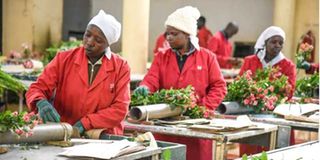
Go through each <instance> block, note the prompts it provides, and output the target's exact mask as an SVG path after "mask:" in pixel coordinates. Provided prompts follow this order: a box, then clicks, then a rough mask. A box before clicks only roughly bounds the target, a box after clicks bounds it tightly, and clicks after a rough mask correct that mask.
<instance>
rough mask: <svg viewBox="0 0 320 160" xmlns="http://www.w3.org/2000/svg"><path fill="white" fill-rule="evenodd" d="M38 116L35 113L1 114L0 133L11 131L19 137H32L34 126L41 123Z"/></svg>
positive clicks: (9, 112)
mask: <svg viewBox="0 0 320 160" xmlns="http://www.w3.org/2000/svg"><path fill="white" fill-rule="evenodd" d="M40 122H41V121H40V119H39V117H38V115H36V114H34V113H33V112H31V113H27V112H22V113H18V112H16V111H15V112H11V111H5V112H1V113H0V133H1V132H7V131H11V132H12V133H15V134H16V135H18V136H26V137H28V136H31V135H32V133H33V132H32V129H33V127H34V126H36V125H38V124H39V123H40Z"/></svg>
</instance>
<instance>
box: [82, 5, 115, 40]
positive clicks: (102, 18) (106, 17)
mask: <svg viewBox="0 0 320 160" xmlns="http://www.w3.org/2000/svg"><path fill="white" fill-rule="evenodd" d="M90 24H94V25H96V26H97V27H99V28H100V30H101V31H102V32H103V34H104V35H105V37H106V38H107V40H108V43H109V45H111V44H113V43H115V42H117V41H118V40H119V38H120V34H121V24H120V23H119V22H118V21H117V20H116V19H115V18H114V17H113V16H112V15H110V14H106V13H105V12H104V11H103V10H100V11H99V13H98V14H97V15H96V16H94V17H93V18H92V19H91V20H90V22H89V23H88V26H89V25H90Z"/></svg>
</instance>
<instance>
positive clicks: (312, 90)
mask: <svg viewBox="0 0 320 160" xmlns="http://www.w3.org/2000/svg"><path fill="white" fill-rule="evenodd" d="M317 89H318V90H317ZM316 92H319V73H315V74H313V75H311V76H309V77H303V78H301V79H299V80H297V82H296V90H295V95H296V96H297V97H301V98H302V99H306V98H312V97H316V96H319V95H315V94H317V93H316ZM302 102H304V101H303V100H302Z"/></svg>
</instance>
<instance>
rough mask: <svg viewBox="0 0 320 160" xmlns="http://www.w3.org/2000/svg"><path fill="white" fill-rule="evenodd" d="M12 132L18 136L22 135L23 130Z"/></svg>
mask: <svg viewBox="0 0 320 160" xmlns="http://www.w3.org/2000/svg"><path fill="white" fill-rule="evenodd" d="M14 132H15V133H16V134H18V135H21V134H23V130H22V129H16V130H15V131H14Z"/></svg>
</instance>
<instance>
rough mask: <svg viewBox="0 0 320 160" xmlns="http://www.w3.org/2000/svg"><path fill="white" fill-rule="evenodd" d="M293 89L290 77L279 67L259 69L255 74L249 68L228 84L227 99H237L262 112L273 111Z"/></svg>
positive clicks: (244, 104) (242, 103)
mask: <svg viewBox="0 0 320 160" xmlns="http://www.w3.org/2000/svg"><path fill="white" fill-rule="evenodd" d="M291 90H292V86H291V85H290V84H289V83H288V77H287V76H285V75H283V74H282V73H281V72H279V69H278V68H270V67H269V68H266V69H263V70H257V72H256V74H255V75H252V72H251V71H250V70H248V71H247V72H245V73H244V74H243V75H242V76H238V77H237V78H236V79H235V81H234V82H232V83H231V84H229V85H228V94H227V95H226V97H225V101H237V102H239V103H240V104H241V105H243V106H247V107H252V108H253V109H254V111H255V112H256V113H260V112H262V111H272V110H273V109H274V108H275V106H276V105H277V104H279V103H283V102H284V101H286V100H287V96H288V95H289V94H290V92H291Z"/></svg>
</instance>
